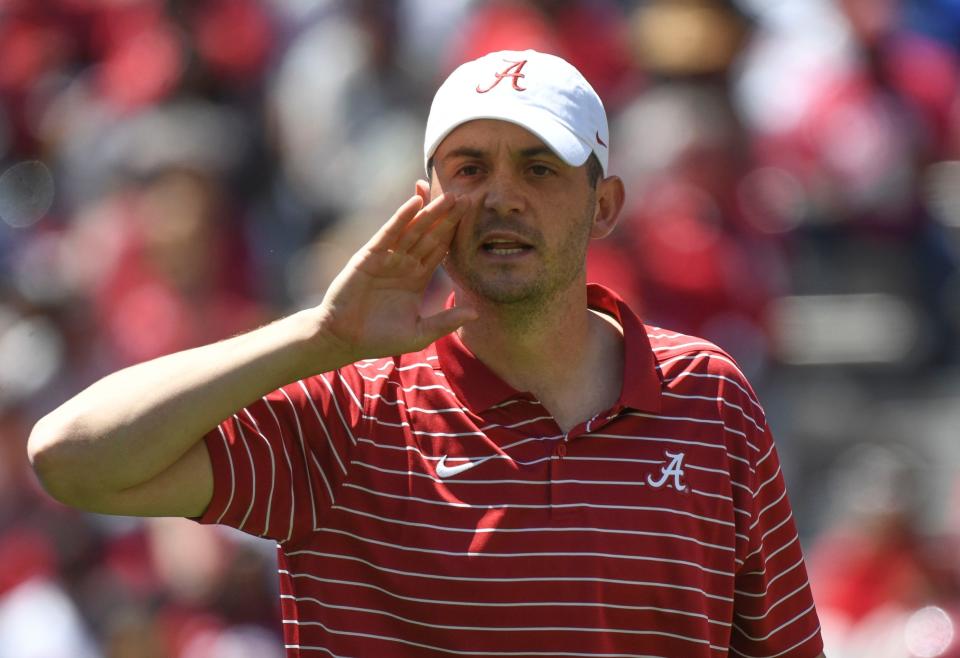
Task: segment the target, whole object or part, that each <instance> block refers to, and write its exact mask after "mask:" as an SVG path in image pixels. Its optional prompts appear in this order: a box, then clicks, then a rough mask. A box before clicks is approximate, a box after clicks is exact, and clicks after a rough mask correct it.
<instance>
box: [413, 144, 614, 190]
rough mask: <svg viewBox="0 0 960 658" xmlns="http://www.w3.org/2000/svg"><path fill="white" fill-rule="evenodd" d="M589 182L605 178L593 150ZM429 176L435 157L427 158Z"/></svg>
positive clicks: (588, 176)
mask: <svg viewBox="0 0 960 658" xmlns="http://www.w3.org/2000/svg"><path fill="white" fill-rule="evenodd" d="M586 165H587V182H589V183H590V187H596V186H597V183H599V182H600V179H601V178H603V165H601V164H600V159H599V158H597V154H596V153H593V152H591V153H590V157H589V158H587V162H586ZM427 178H433V158H432V157H431V158H430V159H429V160H427Z"/></svg>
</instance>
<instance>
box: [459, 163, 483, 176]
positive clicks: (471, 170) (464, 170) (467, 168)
mask: <svg viewBox="0 0 960 658" xmlns="http://www.w3.org/2000/svg"><path fill="white" fill-rule="evenodd" d="M457 173H458V174H459V175H461V176H476V175H477V174H479V173H480V167H478V166H477V165H463V166H462V167H460V168H459V169H458V170H457Z"/></svg>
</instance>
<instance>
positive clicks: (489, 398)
mask: <svg viewBox="0 0 960 658" xmlns="http://www.w3.org/2000/svg"><path fill="white" fill-rule="evenodd" d="M447 304H448V306H452V304H453V295H451V296H450V299H449V300H448V303H447ZM587 304H588V306H589V307H590V308H592V309H595V310H597V311H600V312H601V313H606V314H607V315H609V316H610V317H612V318H613V319H615V320H616V321H617V323H619V324H620V326H621V327H622V328H623V339H624V358H625V361H626V363H625V366H624V371H623V385H622V387H621V389H620V399H619V400H618V401H617V405H616V406H617V407H631V408H634V409H638V410H642V411H649V412H656V411H659V410H660V396H661V384H662V382H661V378H660V372H659V371H658V370H657V368H656V359H655V357H654V354H653V351H652V350H651V348H650V339H648V338H647V330H646V327H644V325H643V322H641V321H640V318H638V317H637V316H636V314H635V313H634V312H633V311H632V310H631V309H630V307H629V306H627V304H626V302H624V301H623V300H622V299H621V298H620V297H619V296H618V295H617V294H616V293H615V292H613V291H612V290H609V289H608V288H605V287H603V286H601V285H598V284H593V283H591V284H588V285H587ZM436 346H437V357H438V362H439V366H440V369H441V370H442V371H443V373H444V374H445V375H446V378H447V381H448V382H449V383H450V386H451V388H453V390H454V392H455V393H456V394H457V397H459V398H460V399H461V400H463V401H464V402H466V403H467V406H469V407H470V408H471V409H472V410H473V411H474V412H477V413H479V412H482V411H484V410H486V409H489V408H490V407H492V406H493V405H495V404H497V403H499V402H503V401H505V400H508V399H510V398H524V397H525V398H529V399H532V398H533V396H532V395H530V394H529V393H523V392H521V391H518V390H516V389H515V388H513V387H512V386H510V385H509V384H508V383H507V382H505V381H503V380H502V379H501V378H500V377H499V376H498V375H497V374H496V373H494V372H493V371H492V370H491V369H490V368H488V367H487V365H486V364H485V363H483V362H482V361H481V360H480V359H478V358H477V357H476V356H474V354H473V352H471V351H470V350H469V348H467V346H466V345H464V344H463V341H462V340H460V336H459V335H458V334H457V332H453V333H450V334H447V335H446V336H443V337H442V338H440V339H439V340H438V341H437V343H436Z"/></svg>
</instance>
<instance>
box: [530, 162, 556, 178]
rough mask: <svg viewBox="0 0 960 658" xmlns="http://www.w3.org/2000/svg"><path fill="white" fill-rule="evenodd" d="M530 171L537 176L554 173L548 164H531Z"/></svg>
mask: <svg viewBox="0 0 960 658" xmlns="http://www.w3.org/2000/svg"><path fill="white" fill-rule="evenodd" d="M530 173H531V174H533V175H534V176H537V177H543V176H549V175H550V174H552V173H553V169H551V168H550V167H548V166H546V165H541V164H535V165H531V166H530Z"/></svg>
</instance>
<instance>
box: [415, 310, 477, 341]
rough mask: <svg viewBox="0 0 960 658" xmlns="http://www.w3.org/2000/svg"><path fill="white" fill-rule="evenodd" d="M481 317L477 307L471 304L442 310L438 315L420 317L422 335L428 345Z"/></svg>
mask: <svg viewBox="0 0 960 658" xmlns="http://www.w3.org/2000/svg"><path fill="white" fill-rule="evenodd" d="M478 317H479V314H478V313H477V311H476V309H473V308H470V307H469V306H454V307H453V308H448V309H445V310H443V311H440V312H439V313H437V314H436V315H431V316H430V317H427V318H421V319H420V336H421V338H422V339H423V342H424V343H425V344H427V345H429V344H430V343H432V342H433V341H435V340H437V339H438V338H440V337H441V336H446V335H447V334H449V333H450V332H452V331H456V330H457V329H459V328H460V327H462V326H463V325H465V324H466V323H468V322H470V321H472V320H476V319H477V318H478Z"/></svg>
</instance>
